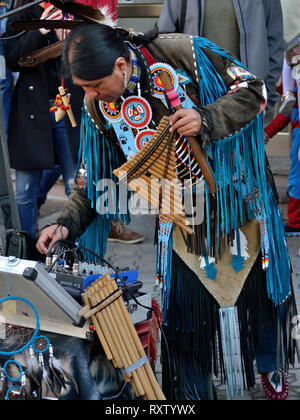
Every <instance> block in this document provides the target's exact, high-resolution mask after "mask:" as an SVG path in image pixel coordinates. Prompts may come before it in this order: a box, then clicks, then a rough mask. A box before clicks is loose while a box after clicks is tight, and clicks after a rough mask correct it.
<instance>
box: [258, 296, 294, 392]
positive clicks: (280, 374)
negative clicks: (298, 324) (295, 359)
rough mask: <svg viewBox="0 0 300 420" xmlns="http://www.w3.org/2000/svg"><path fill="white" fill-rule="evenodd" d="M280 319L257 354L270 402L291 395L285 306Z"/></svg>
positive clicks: (280, 310)
mask: <svg viewBox="0 0 300 420" xmlns="http://www.w3.org/2000/svg"><path fill="white" fill-rule="evenodd" d="M278 317H279V320H278V323H276V322H274V325H273V326H270V328H269V330H268V331H266V332H265V335H264V339H263V340H262V342H261V343H260V344H259V345H258V348H257V352H256V363H257V370H258V373H260V374H261V380H262V387H263V391H264V392H265V395H266V396H267V398H268V399H270V400H285V399H287V397H288V393H289V385H288V381H287V375H286V373H285V372H284V368H285V358H286V353H287V350H286V349H287V336H286V330H285V325H286V310H285V306H284V304H283V305H282V306H281V307H280V309H279V315H278Z"/></svg>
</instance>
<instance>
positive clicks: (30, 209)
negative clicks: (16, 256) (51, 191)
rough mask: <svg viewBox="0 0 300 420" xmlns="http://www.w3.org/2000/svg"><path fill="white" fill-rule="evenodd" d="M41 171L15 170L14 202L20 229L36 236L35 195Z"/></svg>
mask: <svg viewBox="0 0 300 420" xmlns="http://www.w3.org/2000/svg"><path fill="white" fill-rule="evenodd" d="M41 174H42V171H40V170H34V171H19V170H16V203H17V206H18V211H19V216H20V223H21V229H22V230H23V231H25V232H29V233H30V234H31V235H32V236H33V237H35V236H36V219H37V202H36V196H37V191H38V188H39V184H40V179H41Z"/></svg>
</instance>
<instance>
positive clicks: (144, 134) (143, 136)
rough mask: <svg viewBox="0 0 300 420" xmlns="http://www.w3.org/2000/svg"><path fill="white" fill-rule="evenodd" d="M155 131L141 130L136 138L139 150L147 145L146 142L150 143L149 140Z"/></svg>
mask: <svg viewBox="0 0 300 420" xmlns="http://www.w3.org/2000/svg"><path fill="white" fill-rule="evenodd" d="M154 134H155V131H154V130H143V131H141V132H140V133H139V134H138V135H137V136H136V138H135V145H136V148H137V150H141V148H142V147H144V146H145V144H147V143H148V141H149V140H150V139H151V138H152V136H154Z"/></svg>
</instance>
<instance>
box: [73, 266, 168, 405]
mask: <svg viewBox="0 0 300 420" xmlns="http://www.w3.org/2000/svg"><path fill="white" fill-rule="evenodd" d="M83 301H84V303H85V306H84V307H83V308H82V309H81V311H80V312H79V315H80V316H83V317H84V318H86V319H91V321H92V323H93V326H94V328H95V330H96V333H97V335H98V338H99V340H100V342H101V344H102V347H103V350H104V352H105V354H106V357H107V359H108V360H111V361H112V363H113V365H114V366H115V367H116V368H119V369H121V370H122V372H123V376H124V379H125V381H126V382H130V383H131V385H132V388H133V390H134V393H135V395H136V397H143V399H145V400H165V399H166V398H165V396H164V394H163V392H162V390H161V388H160V386H159V384H158V382H157V379H156V377H155V375H154V372H153V370H152V368H151V365H150V363H149V361H148V358H147V356H146V354H145V350H144V348H143V345H142V343H141V341H140V339H139V336H138V334H137V332H136V329H135V327H134V325H133V323H132V321H131V318H130V315H129V313H128V310H127V308H126V306H125V303H124V300H123V299H122V291H121V289H119V288H118V286H117V284H116V282H115V280H114V279H112V278H111V277H110V276H109V275H108V274H106V275H105V276H103V277H101V278H99V279H98V280H96V281H95V282H94V283H92V284H91V286H89V287H88V288H87V289H86V291H85V293H84V295H83Z"/></svg>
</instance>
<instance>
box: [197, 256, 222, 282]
mask: <svg viewBox="0 0 300 420" xmlns="http://www.w3.org/2000/svg"><path fill="white" fill-rule="evenodd" d="M199 260H200V268H201V269H202V270H204V271H205V274H206V277H207V278H208V279H210V280H216V278H217V274H218V270H217V269H216V267H215V261H216V260H215V258H213V257H208V256H207V255H206V256H204V257H203V256H201V257H199Z"/></svg>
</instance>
